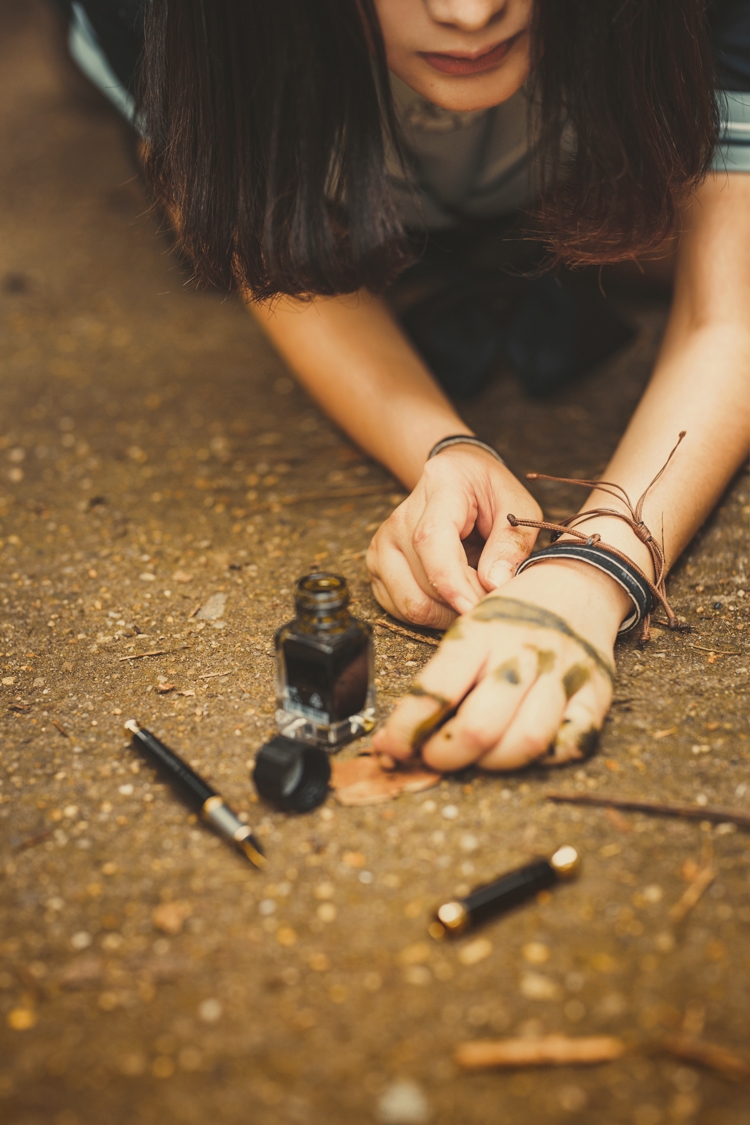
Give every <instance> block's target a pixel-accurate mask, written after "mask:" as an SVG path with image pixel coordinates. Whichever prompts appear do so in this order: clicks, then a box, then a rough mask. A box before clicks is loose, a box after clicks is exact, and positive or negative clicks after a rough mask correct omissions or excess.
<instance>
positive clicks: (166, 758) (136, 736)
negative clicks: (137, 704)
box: [126, 724, 217, 812]
mask: <svg viewBox="0 0 750 1125" xmlns="http://www.w3.org/2000/svg"><path fill="white" fill-rule="evenodd" d="M126 726H127V729H128V730H129V731H130V733H131V734H132V736H133V741H134V742H135V743H136V744H137V745H138V747H139V749H141V750H143V752H144V753H145V754H146V757H147V758H148V759H149V760H150V761H151V762H152V763H153V765H155V766H157V767H158V768H159V769H160V770H161V772H162V773H166V774H168V775H169V778H170V779H171V781H172V782H173V784H174V786H175V788H176V789H177V790H178V791H179V793H180V794H181V796H182V797H183V798H184V800H185V802H186V804H188V805H190V807H191V808H193V809H195V811H196V812H200V811H201V810H202V808H203V806H204V805H205V803H206V801H208V800H209V799H210V798H211V797H215V796H217V793H216V790H215V789H213V788H212V787H211V786H210V785H209V784H208V782H207V781H204V780H203V778H202V777H200V775H199V774H197V773H196V772H195V770H194V769H192V768H191V767H190V766H189V765H188V764H187V762H185V761H183V759H182V758H181V757H180V756H179V755H178V754H175V752H174V750H170V749H169V747H168V746H165V745H164V743H163V742H160V741H159V739H158V738H157V737H156V735H154V734H152V733H151V731H149V730H144V729H143V727H134V726H130V725H128V724H126Z"/></svg>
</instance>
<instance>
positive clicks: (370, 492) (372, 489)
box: [251, 484, 395, 512]
mask: <svg viewBox="0 0 750 1125" xmlns="http://www.w3.org/2000/svg"><path fill="white" fill-rule="evenodd" d="M384 492H395V489H394V486H393V485H392V484H364V485H362V486H361V487H360V488H332V489H327V490H324V491H321V492H302V493H300V494H299V495H297V496H279V497H277V499H276V500H266V501H264V502H263V503H262V504H255V505H254V506H253V507H252V509H251V511H253V512H264V511H267V510H268V509H269V508H271V507H272V506H273V505H274V504H282V505H284V507H289V505H291V504H306V503H308V502H313V501H314V502H319V501H321V500H352V499H356V498H357V497H358V496H380V495H382V494H383V493H384Z"/></svg>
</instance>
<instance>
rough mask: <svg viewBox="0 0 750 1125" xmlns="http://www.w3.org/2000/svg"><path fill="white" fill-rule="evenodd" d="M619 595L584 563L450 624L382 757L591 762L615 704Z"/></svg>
mask: <svg viewBox="0 0 750 1125" xmlns="http://www.w3.org/2000/svg"><path fill="white" fill-rule="evenodd" d="M621 595H622V592H621V591H620V590H619V587H617V586H616V585H615V583H614V582H612V580H611V579H609V578H607V576H606V575H601V574H599V572H597V571H595V570H594V569H593V568H592V567H584V566H576V564H572V565H571V564H566V563H560V564H558V563H552V562H550V563H547V564H546V565H545V566H544V567H541V566H539V567H535V568H534V569H533V570H530V571H526V572H525V573H524V574H522V575H519V576H518V577H517V578H514V579H512V580H511V581H510V582H509V583H507V584H506V585H505V586H503V588H502V590H501V591H499V592H497V593H493V594H490V595H489V596H487V597H485V598H484V600H483V601H481V602H480V603H479V604H478V605H477V606H476V607H475V608H474V609H472V610H471V611H470V612H469V613H467V614H465V615H464V616H463V617H461V618H459V620H458V621H456V622H455V623H454V624H453V625H452V626H451V627H450V629H449V630H448V632H447V633H446V635H445V638H444V639H443V642H442V644H441V646H440V649H439V650H438V652H437V655H436V656H435V657H434V658H433V659H432V660H431V661H430V662H429V663H428V664H426V665H425V667H424V668H423V669H422V670H421V672H420V673H419V676H418V678H417V681H416V682H415V684H414V685H413V686H412V688H411V690H410V692H409V694H408V695H407V696H405V697H404V699H402V700H401V701H400V703H399V704H398V705H397V707H396V709H395V710H394V711H393V713H392V714H391V716H390V718H389V719H388V721H387V723H386V725H385V727H384V728H383V729H382V730H381V731H379V732H378V734H377V735H376V737H375V740H374V749H375V750H376V751H377V752H380V753H386V754H389V755H391V756H392V757H393V758H397V759H401V760H405V759H408V758H410V757H412V756H413V755H415V754H418V753H419V752H420V751H421V755H422V759H423V760H424V762H425V763H426V764H427V765H429V766H431V767H432V768H433V769H437V770H457V769H462V768H463V767H464V766H467V765H470V764H471V763H476V764H477V765H479V766H481V767H483V768H484V769H491V770H506V769H518V768H519V767H522V766H525V765H527V764H528V763H530V762H532V761H535V760H539V762H540V764H543V765H559V764H561V763H563V762H567V761H574V760H576V759H580V758H585V757H587V756H588V755H589V754H591V753H592V752H593V751H594V749H595V747H596V744H597V741H598V736H599V732H600V730H601V727H602V725H603V722H604V718H605V715H606V713H607V710H608V708H609V705H610V703H611V700H612V685H613V677H614V657H613V647H614V641H615V637H616V635H617V628H618V625H619V623H620V621H621V620H622V619H623V617H624V616H625V614H626V613H627V605H623V601H622V596H621ZM446 719H447V721H446ZM441 724H442V725H441Z"/></svg>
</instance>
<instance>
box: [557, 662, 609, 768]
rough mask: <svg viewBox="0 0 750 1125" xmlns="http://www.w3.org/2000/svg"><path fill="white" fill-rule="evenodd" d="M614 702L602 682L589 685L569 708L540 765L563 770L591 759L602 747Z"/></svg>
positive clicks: (571, 701)
mask: <svg viewBox="0 0 750 1125" xmlns="http://www.w3.org/2000/svg"><path fill="white" fill-rule="evenodd" d="M611 699H612V689H611V688H610V687H609V684H607V685H605V684H604V683H603V680H601V679H599V680H598V681H591V682H589V683H588V684H586V686H585V687H584V688H582V689H581V690H580V691H579V692H578V693H577V694H576V695H574V696H573V697H572V698H571V699H570V701H569V702H568V705H567V707H566V708H565V711H564V713H563V716H562V722H561V723H560V728H559V730H558V732H557V736H556V738H555V740H554V744H553V745H552V746H551V747H550V752H549V753H548V754H547V755H546V756H545V757H544V758H542V759H540V765H544V766H559V765H562V764H563V763H564V762H576V761H581V760H582V759H584V758H590V757H591V755H592V754H594V753H595V752H596V749H597V746H598V745H599V736H600V734H601V729H602V726H603V725H604V717H605V715H606V714H607V710H608V708H609V704H610V701H611Z"/></svg>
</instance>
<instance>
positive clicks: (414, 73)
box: [375, 0, 533, 111]
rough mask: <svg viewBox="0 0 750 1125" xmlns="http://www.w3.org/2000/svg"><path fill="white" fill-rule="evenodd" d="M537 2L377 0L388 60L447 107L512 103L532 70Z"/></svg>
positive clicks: (430, 97)
mask: <svg viewBox="0 0 750 1125" xmlns="http://www.w3.org/2000/svg"><path fill="white" fill-rule="evenodd" d="M532 3H533V0H375V7H376V8H377V11H378V16H379V17H380V26H381V28H382V30H383V39H384V40H385V48H386V53H387V57H388V66H389V67H390V69H391V70H392V71H393V73H394V74H397V75H398V77H399V78H400V79H401V80H402V81H403V82H405V83H406V85H407V86H411V88H412V89H413V90H416V91H417V93H419V94H422V95H423V97H425V98H427V99H428V100H429V101H431V102H433V104H434V105H439V106H442V107H443V108H444V109H453V110H458V111H466V110H472V109H488V108H489V106H493V105H498V104H499V103H500V102H504V101H507V99H508V98H510V97H512V96H513V94H515V93H516V91H517V90H519V89H520V88H521V86H522V85H523V83H524V82H525V81H526V78H527V77H528V73H529V65H530V62H529V59H530V51H529V22H530V20H531V10H532Z"/></svg>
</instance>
